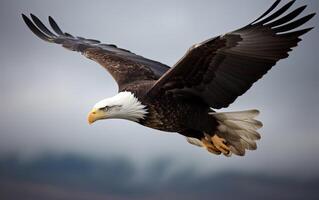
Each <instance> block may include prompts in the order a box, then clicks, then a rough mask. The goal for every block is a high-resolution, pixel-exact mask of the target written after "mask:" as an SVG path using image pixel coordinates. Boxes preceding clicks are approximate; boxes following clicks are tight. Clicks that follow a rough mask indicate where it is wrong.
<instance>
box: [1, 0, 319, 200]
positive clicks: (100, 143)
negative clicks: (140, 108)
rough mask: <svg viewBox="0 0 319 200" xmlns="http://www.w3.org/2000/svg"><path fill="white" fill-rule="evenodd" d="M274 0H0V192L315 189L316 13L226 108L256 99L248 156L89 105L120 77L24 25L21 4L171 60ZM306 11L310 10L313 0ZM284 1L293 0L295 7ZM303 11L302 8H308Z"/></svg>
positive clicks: (247, 105)
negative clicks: (212, 150)
mask: <svg viewBox="0 0 319 200" xmlns="http://www.w3.org/2000/svg"><path fill="white" fill-rule="evenodd" d="M284 2H287V1H284ZM272 3H273V1H272V0H264V1H255V0H242V1H238V0H228V1H217V0H214V1H211V0H199V1H172V0H162V1H156V2H155V1H152V2H151V1H147V0H138V1H124V0H108V1H104V0H94V1H84V0H79V1H63V0H55V1H40V0H28V1H24V0H1V2H0V16H1V17H0V27H1V28H0V35H1V37H0V43H1V46H0V101H1V103H0V113H1V115H0V199H1V200H2V199H4V200H6V199H17V200H20V199H23V200H26V199H49V200H50V199H55V200H56V199H61V200H64V199H78V200H82V199H83V200H84V199H90V200H99V199H115V200H124V199H181V198H183V199H186V200H187V199H219V198H222V199H224V200H227V199H234V198H237V199H243V198H245V199H306V198H307V199H308V200H310V199H319V170H318V169H319V157H318V151H319V134H318V130H319V123H318V122H319V121H318V116H319V106H318V102H319V89H318V88H319V79H318V76H319V68H318V61H319V59H318V46H319V38H318V35H319V33H318V27H319V20H318V16H315V17H314V19H312V20H311V21H310V22H309V23H307V24H306V25H305V26H303V27H304V28H305V27H312V26H315V27H316V28H315V29H314V30H312V31H311V32H309V33H308V34H306V35H305V36H303V41H302V42H301V43H300V44H299V47H297V48H296V49H294V51H293V52H291V53H290V56H289V58H288V59H285V60H282V61H280V62H279V63H277V65H276V66H275V67H274V68H273V69H272V70H271V71H270V72H269V73H268V74H267V75H266V76H265V77H264V78H263V79H262V80H260V81H259V82H257V83H256V84H255V85H254V86H253V87H252V88H251V89H250V90H249V91H248V92H247V93H246V94H245V95H243V96H241V97H239V98H238V99H237V101H236V102H235V103H234V104H232V105H231V106H230V107H229V108H227V109H223V111H236V110H244V109H252V108H257V109H259V110H260V111H261V115H260V116H259V118H258V119H259V120H261V121H262V122H263V123H264V128H262V129H261V130H260V133H261V135H262V139H261V140H260V141H259V142H258V149H257V150H256V151H254V152H247V154H246V155H245V157H238V156H233V157H231V158H226V157H222V156H215V155H212V154H209V153H208V152H207V151H205V150H204V149H201V148H198V147H195V146H193V145H190V144H188V143H187V142H186V140H185V139H184V137H182V136H181V135H178V134H173V133H165V132H160V131H156V130H153V129H149V128H146V127H142V126H140V125H138V124H135V123H133V122H129V121H124V120H106V121H99V122H97V123H95V124H94V125H92V126H89V125H88V124H87V120H86V116H87V113H88V112H89V111H90V110H91V107H92V106H93V105H94V104H95V103H96V102H97V101H99V100H101V99H103V98H105V97H110V96H113V95H115V94H116V92H117V85H116V83H115V82H114V81H113V79H112V78H111V76H110V75H109V74H108V73H106V72H105V70H104V69H103V68H102V67H100V66H99V65H98V64H96V63H94V62H92V61H90V60H88V59H86V58H85V57H83V56H81V55H80V54H77V53H74V52H70V51H67V50H65V49H63V48H61V47H60V46H57V45H52V44H49V43H45V42H43V41H41V40H39V39H38V38H36V37H35V35H33V34H32V33H31V32H30V31H29V30H28V28H27V27H26V25H25V24H24V22H23V21H22V19H21V13H24V14H29V13H34V14H35V15H37V16H38V17H39V18H40V19H42V20H43V21H44V22H45V23H46V24H48V23H47V17H48V16H49V15H51V16H53V17H54V18H55V19H56V21H57V22H58V23H59V25H60V26H61V28H62V29H63V30H64V31H66V32H69V33H71V34H73V35H78V36H83V37H87V38H93V39H98V40H101V41H102V42H105V43H114V44H116V45H118V46H119V47H122V48H126V49H129V50H131V51H132V52H135V53H137V54H139V55H143V56H145V57H147V58H150V59H154V60H158V61H160V62H163V63H165V64H168V65H170V66H172V65H174V63H175V62H177V61H178V60H179V58H180V57H182V56H183V54H184V53H185V52H186V50H187V49H188V48H189V47H190V46H191V45H192V44H195V43H198V42H201V41H203V40H205V39H208V38H210V37H213V36H216V35H220V34H224V33H226V32H228V31H232V30H235V29H236V28H240V27H242V26H244V25H246V24H248V23H249V22H251V21H253V20H254V19H256V18H257V17H258V16H260V15H261V14H262V13H263V12H264V11H265V10H267V9H268V8H269V6H270V5H271V4H272ZM304 4H307V5H308V7H307V9H306V12H305V14H309V13H311V12H318V8H319V2H318V1H316V0H298V1H297V2H296V3H295V5H294V6H293V8H297V6H300V5H304ZM293 8H292V9H290V10H293ZM305 14H304V15H305Z"/></svg>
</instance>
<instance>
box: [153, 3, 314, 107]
mask: <svg viewBox="0 0 319 200" xmlns="http://www.w3.org/2000/svg"><path fill="white" fill-rule="evenodd" d="M279 2H280V0H277V1H276V2H275V3H274V4H273V5H272V6H271V7H270V8H269V9H268V10H267V11H266V12H265V13H264V14H263V15H262V16H260V17H259V18H258V19H256V20H255V21H254V22H252V23H251V24H249V25H247V26H245V27H243V28H241V29H238V30H236V31H233V32H230V33H227V34H225V35H222V36H218V37H215V38H212V39H209V40H207V41H204V42H202V43H200V44H197V45H194V46H193V47H192V48H190V49H189V50H188V52H187V53H186V54H185V55H184V57H182V59H181V60H179V62H178V63H176V64H175V66H174V67H172V68H171V69H170V70H169V71H167V72H166V73H165V74H164V75H163V76H162V77H161V78H160V79H159V80H158V81H156V82H155V84H154V85H153V87H152V88H151V89H150V90H149V92H148V95H150V96H156V95H161V94H163V93H170V94H173V95H174V94H175V95H184V96H185V95H191V96H193V97H194V96H195V97H199V98H201V99H202V100H203V101H204V102H206V103H207V104H208V105H210V106H211V107H213V108H217V109H219V108H222V107H227V106H228V105H229V104H231V103H232V102H234V101H235V99H236V98H237V97H238V96H240V95H242V94H243V93H245V92H246V91H247V90H248V89H249V88H250V87H251V86H252V84H253V83H254V82H256V81H257V80H258V79H260V78H261V77H262V76H263V75H264V74H266V73H267V71H268V70H269V69H270V68H271V67H272V66H274V65H275V64H276V62H277V61H279V60H280V59H283V58H286V57H288V52H289V51H291V48H292V47H295V46H297V43H298V42H299V41H301V39H300V38H299V37H300V36H301V35H303V34H305V33H306V32H308V31H309V30H311V28H308V29H302V30H295V28H297V27H299V26H301V25H302V24H304V23H306V22H307V21H308V20H310V19H311V18H312V17H313V16H314V15H315V14H314V13H313V14H310V15H307V16H305V17H302V18H300V19H297V20H295V21H292V20H294V18H296V17H297V16H298V15H299V14H300V13H301V12H302V11H303V10H304V9H305V7H306V6H302V7H300V8H297V9H295V10H294V11H292V12H290V13H288V14H285V15H284V16H283V14H284V13H285V12H286V11H287V10H288V9H289V7H291V5H292V4H293V3H294V1H290V2H289V3H287V4H286V5H284V6H283V7H281V8H280V9H278V10H277V11H276V12H273V14H271V15H269V13H270V12H272V11H273V10H274V9H275V7H277V5H278V4H279Z"/></svg>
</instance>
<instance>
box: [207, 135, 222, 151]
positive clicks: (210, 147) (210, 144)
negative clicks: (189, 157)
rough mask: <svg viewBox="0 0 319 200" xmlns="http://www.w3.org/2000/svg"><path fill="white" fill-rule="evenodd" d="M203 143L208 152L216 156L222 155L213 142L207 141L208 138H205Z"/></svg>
mask: <svg viewBox="0 0 319 200" xmlns="http://www.w3.org/2000/svg"><path fill="white" fill-rule="evenodd" d="M202 143H203V144H204V147H205V148H206V149H207V151H208V152H210V153H213V154H216V155H220V154H221V153H222V152H221V151H219V150H218V149H217V148H216V147H215V146H214V145H213V143H212V142H211V141H209V140H207V138H203V139H202Z"/></svg>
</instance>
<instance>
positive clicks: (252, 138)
mask: <svg viewBox="0 0 319 200" xmlns="http://www.w3.org/2000/svg"><path fill="white" fill-rule="evenodd" d="M209 114H211V115H213V116H214V117H215V118H216V119H217V122H218V123H219V125H218V127H217V132H216V134H217V135H218V136H219V137H221V138H223V139H225V141H226V144H227V145H228V146H229V148H230V151H231V152H232V153H234V154H236V155H240V156H243V155H245V150H246V149H247V150H255V149H257V145H256V140H259V139H260V134H259V133H258V132H257V130H258V129H259V128H261V127H262V123H261V122H260V121H258V120H256V119H255V117H256V116H257V115H258V114H259V111H258V110H245V111H239V112H220V113H216V112H211V113H209Z"/></svg>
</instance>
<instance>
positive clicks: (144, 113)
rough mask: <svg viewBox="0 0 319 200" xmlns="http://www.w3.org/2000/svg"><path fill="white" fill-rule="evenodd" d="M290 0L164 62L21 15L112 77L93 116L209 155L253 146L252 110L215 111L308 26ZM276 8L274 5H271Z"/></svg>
mask: <svg viewBox="0 0 319 200" xmlns="http://www.w3.org/2000/svg"><path fill="white" fill-rule="evenodd" d="M294 2H295V1H289V2H288V3H287V4H285V5H283V6H282V7H280V8H279V9H275V8H276V7H278V4H279V3H280V0H277V1H275V3H274V4H273V5H272V6H271V7H270V8H269V9H268V10H267V11H266V12H265V13H264V14H262V15H261V16H260V17H259V18H257V19H256V20H255V21H253V22H252V23H250V24H248V25H247V26H245V27H243V28H240V29H238V30H235V31H232V32H229V33H226V34H223V35H220V36H217V37H214V38H210V39H208V40H206V41H204V42H201V43H199V44H195V45H193V46H192V47H191V48H190V49H189V50H188V51H187V52H186V54H185V55H184V56H183V57H182V58H181V59H180V60H179V61H178V62H177V63H176V64H175V65H174V66H173V67H171V68H170V67H168V66H167V65H165V64H162V63H160V62H157V61H153V60H150V59H147V58H144V57H142V56H139V55H136V54H134V53H132V52H130V51H128V50H125V49H122V48H119V47H117V46H115V45H113V44H102V43H100V41H98V40H93V39H86V38H83V37H75V36H73V35H71V34H69V33H66V32H63V31H62V30H61V29H60V28H59V26H58V25H57V23H56V22H55V21H54V20H53V18H52V17H49V24H50V26H51V28H52V29H53V31H54V32H53V31H51V30H49V29H48V28H47V27H46V26H45V25H44V24H43V23H42V22H41V21H40V20H39V18H37V17H36V16H35V15H33V14H30V17H31V18H28V17H27V16H25V15H24V14H22V17H23V20H24V22H25V23H26V25H27V26H28V27H29V28H30V30H31V31H32V32H33V33H34V34H35V35H37V36H38V37H39V38H41V39H43V40H44V41H47V42H50V43H56V44H60V45H62V46H63V47H65V48H66V49H69V50H72V51H78V52H81V53H82V54H83V55H84V56H86V57H87V58H89V59H91V60H93V61H95V62H97V63H99V64H100V65H102V66H103V67H104V68H105V69H106V70H107V71H108V72H109V73H110V74H111V75H112V77H113V78H114V79H115V81H116V82H117V84H118V88H119V93H118V94H116V95H115V96H114V97H111V98H106V99H103V100H101V101H99V102H98V103H96V104H95V105H94V106H93V109H92V111H91V112H90V113H89V115H88V122H89V123H90V124H91V123H93V122H95V121H97V120H101V119H109V118H118V119H126V120H130V121H134V122H137V123H139V124H141V125H144V126H147V127H151V128H154V129H158V130H162V131H166V132H177V133H179V134H181V135H183V136H185V137H186V139H187V141H188V142H189V143H191V144H194V145H197V146H200V147H203V148H205V149H206V150H207V151H209V152H211V153H213V154H216V155H220V154H222V155H225V156H230V155H231V154H236V155H241V156H243V155H244V154H245V150H255V149H256V148H257V146H256V140H258V139H260V134H259V133H258V132H257V129H259V128H261V127H262V123H261V122H260V121H258V120H256V119H255V117H256V116H257V115H258V114H259V111H258V110H246V111H239V112H215V111H214V110H213V109H220V108H225V107H228V106H229V105H230V104H231V103H233V102H234V101H235V99H236V98H237V97H238V96H240V95H242V94H244V93H245V92H246V91H247V90H248V89H249V88H250V87H251V86H252V84H253V83H254V82H256V81H257V80H258V79H260V78H261V77H262V76H263V75H264V74H266V73H267V71H268V70H270V69H271V67H272V66H274V65H275V64H276V62H277V61H279V60H280V59H283V58H286V57H288V52H289V51H291V50H292V47H295V46H297V44H298V42H299V41H301V39H300V36H301V35H303V34H305V33H307V32H308V31H310V30H311V29H312V28H306V29H301V30H295V29H296V28H298V27H299V26H301V25H303V24H304V23H306V22H307V21H308V20H310V19H311V18H312V17H313V16H314V15H315V13H312V14H309V15H306V16H304V17H301V18H299V19H297V20H294V19H295V18H296V17H297V16H298V15H299V14H300V13H302V11H303V10H304V9H305V8H306V6H301V7H299V8H297V9H295V10H293V11H291V12H289V13H287V14H285V13H286V11H287V10H288V9H289V8H290V7H291V6H292V4H293V3H294ZM275 10H276V11H275Z"/></svg>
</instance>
